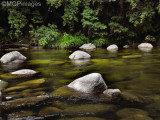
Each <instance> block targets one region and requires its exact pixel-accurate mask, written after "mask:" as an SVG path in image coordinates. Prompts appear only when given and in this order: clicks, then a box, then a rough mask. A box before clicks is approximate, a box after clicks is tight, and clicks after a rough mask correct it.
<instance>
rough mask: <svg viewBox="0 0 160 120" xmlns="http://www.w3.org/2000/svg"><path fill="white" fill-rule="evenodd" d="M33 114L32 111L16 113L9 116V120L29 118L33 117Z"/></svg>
mask: <svg viewBox="0 0 160 120" xmlns="http://www.w3.org/2000/svg"><path fill="white" fill-rule="evenodd" d="M32 115H33V112H32V111H29V110H27V111H20V112H15V113H12V114H9V115H8V119H15V118H22V117H28V116H32Z"/></svg>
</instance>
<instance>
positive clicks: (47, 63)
mask: <svg viewBox="0 0 160 120" xmlns="http://www.w3.org/2000/svg"><path fill="white" fill-rule="evenodd" d="M7 52H9V51H5V52H4V51H3V52H2V51H0V56H2V55H4V54H5V53H7ZM20 52H21V53H22V54H23V55H24V56H26V57H27V60H26V61H25V62H24V63H22V64H21V65H15V64H14V65H3V64H0V75H1V76H0V79H1V80H4V81H7V82H8V86H7V87H6V88H5V89H3V90H2V96H3V98H2V101H13V100H16V99H21V98H34V97H37V96H47V99H45V100H44V101H41V102H40V103H37V104H31V105H27V106H22V107H21V106H20V107H19V106H17V107H12V108H7V109H4V108H1V119H4V120H7V119H16V120H17V119H20V120H21V119H28V120H32V119H33V120H34V119H46V120H160V114H159V112H160V102H159V101H160V87H159V86H160V48H159V47H157V48H154V49H153V50H152V51H151V52H149V53H145V52H141V51H140V50H138V49H122V50H119V51H118V52H117V53H110V52H108V51H107V50H106V49H101V48H98V49H96V50H95V51H90V52H88V53H89V54H90V55H91V56H92V57H91V59H90V60H86V61H71V60H70V59H69V58H68V57H69V55H70V54H71V53H72V52H74V50H52V49H42V50H32V49H31V50H24V51H20ZM19 69H32V70H35V71H37V72H39V73H38V74H37V75H35V76H33V77H25V78H11V77H7V74H6V73H9V72H12V71H16V70H19ZM89 73H100V74H101V75H102V76H103V78H104V80H105V82H106V84H107V86H108V87H109V88H113V89H120V90H121V93H122V95H123V99H115V100H114V101H109V100H106V99H105V98H103V97H101V96H90V95H88V96H89V97H86V96H85V97H77V96H74V94H75V93H73V94H72V93H71V94H69V93H67V95H64V94H61V92H63V90H64V91H65V90H66V88H64V87H65V86H66V85H68V84H69V83H70V82H72V81H73V80H75V79H77V78H79V77H82V76H84V75H87V74H89ZM3 75H4V76H6V77H3ZM37 79H38V80H37ZM26 81H31V82H29V83H25V82H26ZM37 81H39V82H37ZM32 82H33V84H32ZM22 85H23V86H24V85H29V86H28V87H22ZM19 86H21V87H19ZM57 89H58V90H57ZM55 91H56V92H59V93H58V94H59V96H58V97H57V96H56V97H53V96H52V97H50V96H51V95H52V94H53V93H54V92H55ZM25 100H26V99H25ZM15 104H16V103H15ZM17 105H18V104H17Z"/></svg>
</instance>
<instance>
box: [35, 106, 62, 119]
mask: <svg viewBox="0 0 160 120" xmlns="http://www.w3.org/2000/svg"><path fill="white" fill-rule="evenodd" d="M62 112H63V111H62V110H61V109H58V108H56V107H44V108H43V109H42V110H40V112H39V114H38V116H40V117H48V116H55V115H59V114H61V113H62Z"/></svg>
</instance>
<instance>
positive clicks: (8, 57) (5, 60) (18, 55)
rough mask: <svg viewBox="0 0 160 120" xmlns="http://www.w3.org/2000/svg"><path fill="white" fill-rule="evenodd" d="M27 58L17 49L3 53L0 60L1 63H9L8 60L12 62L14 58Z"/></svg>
mask: <svg viewBox="0 0 160 120" xmlns="http://www.w3.org/2000/svg"><path fill="white" fill-rule="evenodd" d="M26 59H27V58H26V57H25V56H23V55H22V54H21V53H20V52H18V51H13V52H9V53H7V54H5V55H3V56H2V57H1V59H0V61H1V62H2V63H9V62H13V61H15V60H23V61H24V60H26Z"/></svg>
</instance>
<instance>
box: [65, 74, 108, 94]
mask: <svg viewBox="0 0 160 120" xmlns="http://www.w3.org/2000/svg"><path fill="white" fill-rule="evenodd" d="M68 87H69V88H72V89H74V90H76V91H80V92H84V93H95V92H97V93H101V92H103V91H104V90H106V89H107V85H106V83H105V82H104V80H103V78H102V76H101V74H99V73H91V74H88V75H86V76H83V77H81V78H78V79H76V80H74V81H73V82H71V83H70V84H69V85H68Z"/></svg>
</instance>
